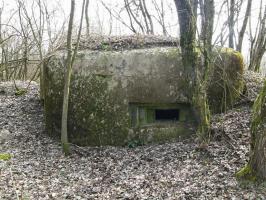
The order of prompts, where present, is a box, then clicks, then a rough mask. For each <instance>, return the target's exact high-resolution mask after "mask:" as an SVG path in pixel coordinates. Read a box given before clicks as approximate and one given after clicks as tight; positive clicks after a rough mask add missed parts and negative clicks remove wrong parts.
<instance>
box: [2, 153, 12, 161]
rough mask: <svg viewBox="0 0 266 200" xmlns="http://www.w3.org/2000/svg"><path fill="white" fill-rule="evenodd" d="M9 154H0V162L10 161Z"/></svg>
mask: <svg viewBox="0 0 266 200" xmlns="http://www.w3.org/2000/svg"><path fill="white" fill-rule="evenodd" d="M11 157H12V156H11V154H9V153H0V160H3V161H8V160H10V159H11Z"/></svg>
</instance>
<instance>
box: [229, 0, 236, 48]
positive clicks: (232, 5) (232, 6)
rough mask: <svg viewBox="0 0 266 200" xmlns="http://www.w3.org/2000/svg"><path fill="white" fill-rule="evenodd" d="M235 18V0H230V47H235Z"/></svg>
mask: <svg viewBox="0 0 266 200" xmlns="http://www.w3.org/2000/svg"><path fill="white" fill-rule="evenodd" d="M234 19H235V0H230V8H229V23H228V27H229V47H230V48H234V34H235V33H234V24H235V22H234Z"/></svg>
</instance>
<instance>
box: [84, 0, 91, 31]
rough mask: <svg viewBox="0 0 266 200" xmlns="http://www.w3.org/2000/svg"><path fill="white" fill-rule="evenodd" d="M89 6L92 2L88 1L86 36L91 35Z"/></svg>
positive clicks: (86, 6)
mask: <svg viewBox="0 0 266 200" xmlns="http://www.w3.org/2000/svg"><path fill="white" fill-rule="evenodd" d="M89 4H90V0H86V5H85V20H86V34H87V35H89V34H90V19H89V9H88V8H89Z"/></svg>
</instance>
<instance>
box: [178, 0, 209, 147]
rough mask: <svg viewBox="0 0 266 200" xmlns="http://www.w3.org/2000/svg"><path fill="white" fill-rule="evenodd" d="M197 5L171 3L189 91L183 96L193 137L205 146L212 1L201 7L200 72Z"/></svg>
mask: <svg viewBox="0 0 266 200" xmlns="http://www.w3.org/2000/svg"><path fill="white" fill-rule="evenodd" d="M195 2H197V1H195V0H175V4H176V8H177V12H178V19H179V26H180V45H181V49H182V61H183V65H184V69H185V70H186V71H185V72H186V77H185V80H187V81H188V83H187V84H188V86H189V89H188V90H189V91H190V93H191V91H193V92H192V95H191V94H187V96H188V98H189V100H190V102H191V104H192V106H193V109H194V113H195V116H196V117H197V119H198V128H197V134H198V136H199V138H200V140H201V142H202V144H205V143H207V142H208V141H209V129H210V111H209V105H208V103H207V102H208V101H207V95H206V90H207V80H208V75H209V67H210V54H211V53H210V52H211V44H212V35H213V19H214V1H213V0H205V1H204V4H203V10H204V16H202V17H203V21H204V24H205V26H204V29H203V32H202V33H203V55H204V66H203V67H204V69H199V66H198V65H197V53H196V51H195V48H196V19H197V18H196V17H195V15H197V13H195V12H197V3H195Z"/></svg>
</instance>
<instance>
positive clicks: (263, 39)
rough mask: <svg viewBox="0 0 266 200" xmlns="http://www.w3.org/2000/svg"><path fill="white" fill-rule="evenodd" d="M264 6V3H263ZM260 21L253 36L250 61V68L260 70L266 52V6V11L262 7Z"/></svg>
mask: <svg viewBox="0 0 266 200" xmlns="http://www.w3.org/2000/svg"><path fill="white" fill-rule="evenodd" d="M261 6H262V4H261ZM260 13H264V14H263V15H262V14H260V17H259V23H258V26H257V30H256V34H255V36H254V38H251V50H250V62H249V67H248V69H249V70H251V71H255V72H259V71H260V64H261V60H262V57H263V55H264V53H265V52H266V6H265V8H264V12H263V11H262V8H260Z"/></svg>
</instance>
